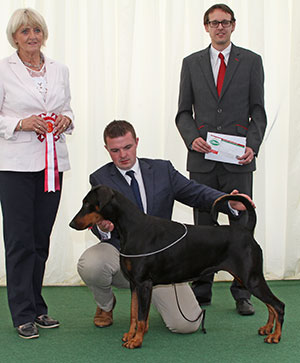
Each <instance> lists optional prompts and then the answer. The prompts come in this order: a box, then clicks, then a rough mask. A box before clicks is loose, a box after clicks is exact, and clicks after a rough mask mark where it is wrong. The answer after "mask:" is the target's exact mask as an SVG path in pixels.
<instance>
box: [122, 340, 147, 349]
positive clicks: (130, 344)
mask: <svg viewBox="0 0 300 363" xmlns="http://www.w3.org/2000/svg"><path fill="white" fill-rule="evenodd" d="M142 343H143V340H142V339H138V338H136V337H135V338H133V339H130V340H128V341H127V342H125V343H124V344H122V346H123V347H125V348H127V349H135V348H141V346H142Z"/></svg>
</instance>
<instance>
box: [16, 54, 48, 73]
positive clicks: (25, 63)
mask: <svg viewBox="0 0 300 363" xmlns="http://www.w3.org/2000/svg"><path fill="white" fill-rule="evenodd" d="M20 59H21V58H20ZM21 61H22V63H23V64H24V65H25V66H26V67H30V68H36V69H40V68H41V66H42V64H43V63H44V56H43V53H41V55H40V64H39V65H35V64H31V63H29V62H25V61H23V60H22V59H21Z"/></svg>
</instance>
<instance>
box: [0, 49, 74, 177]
mask: <svg viewBox="0 0 300 363" xmlns="http://www.w3.org/2000/svg"><path fill="white" fill-rule="evenodd" d="M45 66H46V77H47V82H48V93H47V97H46V102H44V100H43V97H42V95H41V94H40V93H39V91H38V90H37V89H36V86H35V84H34V82H33V80H32V78H31V76H30V75H29V73H28V71H27V69H26V68H25V66H24V64H23V63H22V62H21V60H20V59H19V57H18V55H17V53H14V54H13V55H11V56H10V57H8V58H5V59H2V60H1V61H0V170H7V171H8V170H10V171H40V170H43V169H44V168H45V141H44V142H40V141H39V140H38V138H37V135H36V133H35V132H34V131H14V130H15V128H16V126H17V124H18V122H19V120H21V119H24V118H27V117H29V116H31V115H39V114H41V113H55V114H57V115H59V114H63V115H65V116H68V117H70V119H71V120H73V118H74V116H73V112H72V110H71V107H70V100H71V96H70V87H69V71H68V68H67V67H66V66H65V65H63V64H60V63H59V62H56V61H53V60H51V59H49V58H47V57H45ZM72 130H73V123H72V124H71V126H70V127H69V128H68V130H67V131H66V133H68V134H71V133H72ZM55 145H56V152H57V158H58V170H59V171H65V170H68V169H69V168H70V163H69V157H68V150H67V145H66V140H65V135H64V134H61V135H60V139H59V140H58V141H57V142H56V143H55Z"/></svg>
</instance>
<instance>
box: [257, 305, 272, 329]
mask: <svg viewBox="0 0 300 363" xmlns="http://www.w3.org/2000/svg"><path fill="white" fill-rule="evenodd" d="M266 305H267V308H268V311H269V318H268V321H267V324H266V325H264V326H262V327H260V328H259V329H258V334H259V335H269V334H271V333H272V330H273V326H274V320H275V314H274V309H273V308H272V307H271V306H270V305H268V304H266Z"/></svg>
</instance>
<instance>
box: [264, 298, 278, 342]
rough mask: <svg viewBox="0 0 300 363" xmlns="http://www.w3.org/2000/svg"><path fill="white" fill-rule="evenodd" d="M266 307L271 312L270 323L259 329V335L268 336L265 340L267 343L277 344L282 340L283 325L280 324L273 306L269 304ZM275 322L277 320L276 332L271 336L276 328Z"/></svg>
mask: <svg viewBox="0 0 300 363" xmlns="http://www.w3.org/2000/svg"><path fill="white" fill-rule="evenodd" d="M266 305H267V308H268V310H269V318H268V322H267V324H266V325H264V326H262V327H261V328H259V330H258V333H259V335H267V337H266V338H265V342H266V343H269V344H272V343H275V344H277V343H279V342H280V338H281V330H282V327H281V323H280V322H279V319H278V313H277V312H276V310H275V309H274V308H273V307H272V306H271V305H269V304H266ZM274 320H275V330H274V333H273V334H271V333H272V330H273V326H274Z"/></svg>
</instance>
